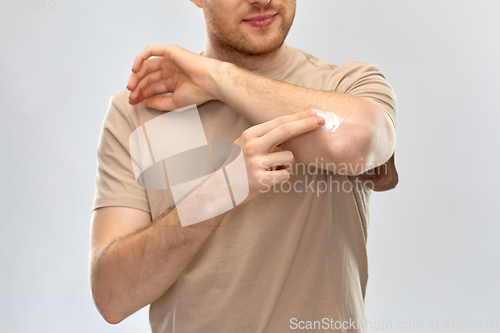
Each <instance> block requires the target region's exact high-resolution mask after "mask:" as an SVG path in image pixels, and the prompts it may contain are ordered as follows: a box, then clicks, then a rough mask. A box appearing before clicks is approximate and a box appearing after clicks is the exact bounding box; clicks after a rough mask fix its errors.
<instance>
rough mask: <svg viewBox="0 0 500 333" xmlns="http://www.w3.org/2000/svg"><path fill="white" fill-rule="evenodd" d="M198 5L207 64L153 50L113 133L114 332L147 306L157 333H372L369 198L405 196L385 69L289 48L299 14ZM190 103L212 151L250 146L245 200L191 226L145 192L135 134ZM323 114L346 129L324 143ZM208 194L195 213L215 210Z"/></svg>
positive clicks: (110, 309) (98, 266) (105, 218)
mask: <svg viewBox="0 0 500 333" xmlns="http://www.w3.org/2000/svg"><path fill="white" fill-rule="evenodd" d="M191 1H192V2H193V3H194V4H195V5H196V6H198V7H199V8H201V9H202V10H203V14H204V17H205V22H206V45H205V50H204V51H203V52H202V53H201V54H196V53H193V52H190V51H187V50H185V49H183V48H181V47H179V46H176V45H169V46H152V47H147V48H146V49H145V50H144V51H143V52H141V53H140V54H139V55H138V56H137V58H136V59H135V61H134V64H133V68H132V72H133V73H132V74H131V76H130V79H129V82H128V85H127V89H124V90H122V91H121V92H119V93H117V94H115V95H113V96H112V98H111V102H110V105H109V108H108V111H107V114H106V117H105V119H104V122H103V128H102V131H101V136H100V141H99V146H98V162H99V169H98V175H97V179H96V181H97V189H96V195H95V198H94V202H93V206H92V209H93V215H92V228H91V251H90V281H91V288H92V294H93V297H94V300H95V303H96V306H97V308H98V310H99V311H100V313H101V314H102V316H103V317H104V318H105V320H106V321H108V322H109V323H113V324H116V323H119V322H120V321H122V320H123V319H124V318H126V317H128V316H129V315H130V314H132V313H134V312H135V311H137V310H139V309H140V308H142V307H144V306H146V305H148V304H151V306H150V323H151V327H152V331H153V332H155V333H156V332H158V333H160V332H161V333H165V332H252V333H253V332H288V331H293V330H295V329H304V328H310V329H339V331H342V332H365V331H366V329H365V327H364V326H363V325H360V324H359V323H360V322H362V319H363V318H365V317H366V316H365V311H364V296H365V288H366V283H367V278H368V271H367V269H368V267H367V256H366V237H367V227H368V206H369V198H370V195H371V191H372V190H376V191H383V190H389V189H392V188H394V187H395V186H396V184H397V172H396V169H395V166H394V150H395V143H396V134H395V126H396V123H395V120H396V110H397V106H396V97H395V95H394V92H393V91H392V89H391V87H390V85H389V84H388V83H387V81H386V80H385V78H384V76H383V75H382V74H381V73H380V72H379V71H378V68H377V66H376V65H373V64H366V63H359V62H349V63H346V64H344V65H341V66H337V65H334V64H330V63H327V62H325V61H323V60H321V59H318V58H316V57H314V56H313V55H311V54H309V53H306V52H304V51H302V50H299V49H297V48H294V47H291V46H290V45H287V44H286V43H284V41H285V38H286V36H287V34H288V31H289V29H290V27H291V25H292V22H293V19H294V16H295V5H296V4H295V0H191ZM152 56H155V57H153V58H151V57H152ZM192 104H196V105H197V106H198V110H199V114H200V118H201V120H202V122H203V128H204V131H205V134H206V137H207V140H208V141H209V142H214V141H225V142H236V143H237V144H238V145H240V146H241V148H242V152H243V154H244V157H245V163H246V168H247V172H248V182H249V189H250V192H249V195H248V197H247V199H246V200H245V201H244V202H243V203H242V204H240V205H239V206H237V207H236V208H234V209H232V210H230V211H228V212H226V213H223V214H221V215H218V216H216V217H214V218H211V219H208V220H206V221H203V222H199V223H196V224H193V225H190V226H186V227H182V226H181V224H180V220H179V215H178V214H177V208H176V207H175V205H174V200H173V198H172V193H171V192H170V191H169V190H161V189H144V188H142V187H140V186H139V185H137V183H136V180H135V178H134V172H133V170H132V164H131V161H130V148H129V136H130V134H131V133H132V132H133V131H134V130H135V129H136V128H137V127H140V126H142V125H143V124H144V123H145V122H147V121H148V120H151V119H153V118H155V117H158V116H160V115H162V114H164V113H165V112H167V111H173V110H176V109H178V108H182V107H185V106H188V105H192ZM312 109H322V110H326V111H331V112H333V113H334V114H336V115H337V116H339V117H341V118H342V119H343V122H342V123H341V124H340V126H338V127H337V128H336V130H335V131H327V130H323V129H319V128H320V127H321V126H322V125H324V122H325V120H324V119H323V117H321V116H318V115H317V113H316V112H313V111H310V110H312ZM281 143H282V144H281ZM280 144H281V145H280ZM277 146H279V147H277ZM276 165H279V166H282V167H278V168H274V166H276ZM310 166H314V167H312V168H311V167H310ZM286 167H288V169H289V170H286V169H284V168H286ZM213 186H214V185H213V184H210V182H207V183H204V184H203V185H202V186H200V187H199V188H197V189H196V190H195V191H193V192H192V193H190V195H189V196H188V198H186V199H185V200H184V201H183V205H185V206H184V208H187V209H190V210H192V211H196V210H200V211H203V210H206V209H210V205H211V204H213V203H211V202H209V201H207V200H205V199H206V197H207V194H209V193H211V192H212V191H213V190H214V187H213ZM265 190H267V192H265ZM264 192H265V193H264ZM360 320H361V321H360Z"/></svg>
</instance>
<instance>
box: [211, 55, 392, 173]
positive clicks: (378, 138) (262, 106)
mask: <svg viewBox="0 0 500 333" xmlns="http://www.w3.org/2000/svg"><path fill="white" fill-rule="evenodd" d="M217 73H218V74H217V75H215V77H214V81H215V83H214V86H215V87H216V88H215V91H216V95H217V98H218V99H220V100H221V101H222V102H224V103H225V104H227V105H229V106H231V107H232V108H233V109H234V110H237V111H238V112H239V113H241V114H242V115H243V116H244V117H245V118H246V119H248V120H249V121H250V122H251V123H253V124H259V123H262V122H265V121H268V120H271V119H275V118H277V117H280V116H283V115H289V114H294V113H297V112H301V111H305V110H308V109H314V108H316V109H324V110H327V111H331V112H333V113H335V114H336V115H338V116H340V117H342V118H343V119H344V122H343V123H342V125H341V126H340V127H339V128H338V130H337V131H336V132H334V133H332V132H329V131H323V130H321V131H314V132H311V133H307V134H306V135H303V136H301V137H298V138H294V139H293V140H290V141H289V142H287V143H286V144H285V145H284V146H283V149H289V150H291V151H292V152H293V153H294V154H295V155H296V157H297V158H298V160H300V161H301V162H303V163H315V162H316V161H317V159H319V158H322V159H323V162H324V163H332V164H337V165H338V164H341V163H344V164H351V165H357V164H361V163H362V164H364V165H365V167H367V166H368V165H370V164H372V165H373V166H375V165H380V164H381V163H383V162H384V161H386V160H387V159H388V158H389V157H390V153H391V151H392V149H393V146H394V142H392V141H393V140H392V138H391V135H393V134H395V133H394V132H393V129H392V127H391V123H390V120H388V117H387V115H385V114H384V111H383V110H381V109H380V108H379V107H378V106H377V105H375V104H373V103H372V102H370V101H367V100H365V99H362V98H359V97H354V96H349V95H346V94H341V93H336V92H330V91H320V90H314V89H308V88H303V87H299V86H295V85H292V84H287V83H283V82H280V81H276V80H272V79H270V78H267V77H265V76H262V75H258V74H256V73H253V72H250V71H248V70H245V69H243V68H240V67H237V66H235V65H233V64H228V63H223V64H222V65H221V66H220V70H219V71H217ZM328 169H330V168H328ZM358 170H359V171H360V172H361V169H358ZM363 171H364V170H363ZM360 172H352V173H351V174H356V173H360Z"/></svg>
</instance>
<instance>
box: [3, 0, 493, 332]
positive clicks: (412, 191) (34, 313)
mask: <svg viewBox="0 0 500 333" xmlns="http://www.w3.org/2000/svg"><path fill="white" fill-rule="evenodd" d="M23 2H25V1H23ZM3 3H7V6H8V4H9V1H2V2H1V3H0V5H1V4H3ZM17 3H18V2H16V4H17ZM31 3H33V2H31ZM54 3H55V9H54V10H53V11H50V10H49V8H48V4H49V1H47V0H45V10H42V8H41V7H39V10H38V11H33V9H32V8H31V9H30V10H28V9H27V8H19V7H17V8H16V9H15V10H10V9H8V8H5V7H4V8H1V9H0V31H1V35H0V36H1V37H0V38H1V44H0V48H1V53H0V102H1V103H0V105H1V106H0V108H1V116H2V121H1V122H0V126H1V127H0V130H1V131H0V133H1V145H0V147H1V163H0V189H1V192H0V193H1V201H0V202H1V206H0V207H1V211H0V216H1V223H0V286H1V294H0V331H1V332H68V331H71V332H147V331H148V330H149V326H148V319H147V308H145V309H142V310H141V311H139V312H137V313H136V314H134V315H132V316H131V317H129V318H127V319H126V320H125V321H123V322H122V323H121V324H119V325H117V326H112V325H109V324H107V323H106V322H105V321H104V320H103V319H102V318H101V317H100V315H99V314H98V312H97V310H96V309H95V308H94V305H93V303H92V300H91V296H90V290H89V288H88V280H87V255H88V237H89V225H90V207H91V200H92V198H93V195H94V177H95V173H96V145H97V139H98V135H99V131H100V126H101V121H102V119H103V116H104V113H105V111H106V109H107V106H108V102H109V98H110V96H111V94H113V93H116V92H118V91H119V90H121V89H122V88H124V87H125V85H126V83H127V80H128V77H129V74H130V68H131V66H132V61H133V59H134V57H135V56H136V55H137V54H138V53H139V52H140V51H142V50H143V49H144V47H146V46H147V45H157V44H178V45H180V46H182V47H184V48H186V49H188V50H191V51H194V52H197V53H199V52H201V51H202V50H203V47H204V22H203V18H202V14H201V12H200V10H199V9H198V8H197V7H195V6H194V5H193V4H192V3H190V2H189V1H188V0H177V1H172V0H169V1H152V0H147V1H145V0H142V1H137V0H136V1H124V0H121V1H117V0H108V1H95V0H93V1H92V0H89V1H78V2H77V1H72V2H69V1H62V0H55V1H54ZM40 6H41V5H40ZM499 14H500V3H499V2H498V1H486V0H480V1H478V0H475V1H472V0H470V1H458V0H453V1H443V0H432V1H431V0H425V1H423V0H419V1H400V0H399V1H397V0H391V1H389V0H380V1H373V0H364V1H361V0H355V1H353V0H342V1H330V0H328V1H327V0H324V1H320V0H307V1H306V0H298V5H297V15H296V19H295V23H294V26H293V27H292V30H291V32H290V35H289V37H288V39H287V43H289V44H290V45H292V46H295V47H299V48H301V49H304V50H306V51H308V52H310V53H312V54H314V55H316V56H318V57H320V58H323V59H325V60H327V61H330V62H332V63H336V64H342V63H344V62H347V61H349V60H356V61H363V62H373V63H376V64H378V65H379V66H380V70H381V71H382V72H383V73H384V74H385V76H386V78H387V80H388V81H389V82H390V83H391V85H392V86H393V88H394V90H395V91H396V94H397V97H398V101H399V115H398V144H397V150H396V151H397V153H396V163H397V167H398V170H399V174H400V184H399V185H398V187H397V189H396V190H393V191H390V192H385V193H374V195H373V197H372V203H371V220H370V227H369V240H368V250H369V267H370V277H369V282H368V289H367V295H366V305H367V316H368V319H369V320H372V321H373V322H374V323H375V322H376V321H379V324H380V321H381V320H384V321H385V322H387V321H391V322H392V323H393V325H395V324H396V323H397V321H399V320H403V321H405V320H408V321H422V322H423V325H424V326H423V327H424V328H425V327H426V325H427V323H428V320H429V318H432V319H433V320H435V319H438V320H439V324H440V327H441V328H443V330H444V327H443V326H441V325H442V324H444V322H445V320H446V319H453V318H458V319H460V318H466V319H470V318H472V319H474V320H477V319H478V318H480V319H482V320H483V328H484V325H485V320H487V319H488V320H489V321H490V325H491V320H492V319H493V318H497V319H500V313H499V309H500V303H499V299H500V287H499V282H498V281H499V278H500V272H499V263H498V256H499V254H500V246H499V245H498V243H497V242H496V241H497V239H498V233H499V232H500V224H499V219H498V217H497V216H496V214H495V211H496V208H497V207H498V204H499V201H498V199H499V195H498V188H499V185H500V177H499V174H498V172H497V169H496V168H497V166H498V162H499V157H498V151H499V149H498V142H500V137H499V136H500V135H499V131H498V130H496V128H497V127H498V125H497V124H498V123H499V121H500V115H499V111H500V110H499V102H498V98H497V96H495V94H498V91H499V90H500V89H499V88H500V84H499V81H498V78H499V77H500V62H499V59H500V43H498V32H499V31H500V24H499V23H498V21H497V18H498V16H499ZM450 324H451V321H450ZM393 327H394V326H393ZM476 328H477V327H476ZM372 331H377V332H379V331H384V330H383V329H379V330H372ZM407 331H411V330H407ZM434 331H435V330H434ZM456 331H458V330H456ZM472 331H474V330H471V329H466V330H464V332H472Z"/></svg>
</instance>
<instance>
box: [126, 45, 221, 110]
mask: <svg viewBox="0 0 500 333" xmlns="http://www.w3.org/2000/svg"><path fill="white" fill-rule="evenodd" d="M222 64H223V62H221V61H218V60H215V59H212V58H207V57H204V56H201V55H199V54H196V53H193V52H191V51H188V50H185V49H183V48H181V47H180V46H177V45H158V46H148V47H146V48H145V49H144V51H142V52H141V53H140V54H139V55H138V56H137V57H136V58H135V60H134V65H133V67H132V72H133V73H132V74H131V75H130V78H129V80H128V84H127V89H128V90H130V91H131V93H130V96H129V103H130V104H132V105H135V104H137V103H140V102H141V101H143V100H144V99H147V98H149V97H152V96H155V95H159V94H163V93H167V92H172V93H173V95H172V96H171V97H159V96H157V97H153V98H151V99H149V100H148V101H147V102H146V106H147V107H150V108H154V109H157V110H161V111H172V110H176V109H179V108H181V107H184V106H188V105H191V104H196V105H201V104H204V103H206V102H208V101H210V100H214V99H217V97H216V84H215V80H214V76H215V74H216V73H217V72H218V71H220V68H221V66H222Z"/></svg>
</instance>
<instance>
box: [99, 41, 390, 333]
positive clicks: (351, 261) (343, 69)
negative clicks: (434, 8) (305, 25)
mask: <svg viewBox="0 0 500 333" xmlns="http://www.w3.org/2000/svg"><path fill="white" fill-rule="evenodd" d="M285 45H286V44H285ZM286 50H287V52H286V55H285V57H284V58H283V59H282V60H281V61H280V62H279V63H277V64H275V65H273V66H271V67H268V68H265V69H260V70H256V72H259V73H261V74H263V75H266V76H268V77H271V78H273V79H276V80H280V81H283V82H287V83H291V84H295V85H298V86H302V87H306V88H312V89H318V90H329V91H336V92H339V93H345V94H349V95H353V96H358V97H362V98H366V99H370V100H372V101H374V102H376V103H378V104H379V105H380V106H381V107H382V108H383V110H385V111H386V113H387V114H388V115H389V117H390V118H391V120H392V121H393V124H394V126H396V123H395V120H396V110H397V106H396V97H395V95H394V92H393V90H392V89H391V87H390V85H389V84H388V83H387V81H386V80H385V78H384V76H383V75H382V74H381V73H380V72H379V71H378V67H377V65H374V64H367V63H361V62H348V63H346V64H344V65H341V66H337V65H334V64H330V63H327V62H325V61H323V60H321V59H318V58H316V57H315V56H313V55H311V54H308V53H306V52H304V51H302V50H299V49H297V48H294V47H291V46H289V45H286ZM198 110H199V113H200V117H201V120H202V123H203V127H204V130H205V134H206V137H207V140H208V142H213V141H225V142H234V141H235V140H236V139H237V138H238V137H239V136H240V135H241V133H242V132H243V131H244V130H246V129H247V128H249V127H251V126H252V124H251V123H250V122H249V121H248V120H246V119H245V118H243V117H242V116H241V115H240V114H239V113H237V112H236V111H234V110H232V109H231V108H230V107H228V106H227V105H225V104H223V103H222V102H220V101H210V102H208V103H205V104H203V105H201V106H198ZM162 114H163V112H162V111H157V110H154V109H150V108H147V107H145V106H144V101H143V102H141V103H139V104H138V105H135V106H133V105H130V104H129V103H128V90H126V89H123V90H122V91H120V92H119V93H117V94H114V95H113V96H112V97H111V100H110V104H109V107H108V110H107V113H106V116H105V118H104V121H103V124H102V131H101V134H100V139H99V144H98V150H97V156H98V172H97V177H96V186H97V189H96V193H95V198H94V201H93V204H92V210H94V209H96V208H99V207H105V206H126V207H132V208H137V209H141V210H143V211H146V212H149V213H151V217H152V219H155V218H157V217H158V216H159V215H160V214H161V213H162V212H164V211H166V210H167V209H168V208H169V207H171V206H172V205H173V204H174V200H173V198H172V194H171V192H170V190H163V189H162V190H149V189H148V190H146V189H143V188H141V187H140V186H138V185H137V183H136V181H135V178H134V173H133V170H132V163H131V159H130V152H129V136H130V134H131V133H132V131H133V130H134V129H136V128H137V127H139V126H141V125H142V124H144V123H145V122H146V121H148V120H150V119H152V118H155V117H157V116H159V115H162ZM393 157H394V155H393ZM393 157H392V158H391V160H389V161H388V162H387V163H386V165H385V166H384V167H386V168H387V169H385V171H388V174H387V175H385V178H386V181H384V182H383V183H384V184H382V185H381V187H380V188H378V189H377V188H375V190H388V189H391V188H393V187H394V186H396V183H397V172H396V169H395V166H394V159H393ZM313 170H314V173H309V172H307V171H306V172H304V171H303V169H300V170H298V171H296V172H295V173H294V172H293V171H292V175H291V178H290V180H289V182H290V183H292V184H299V185H297V186H296V187H295V188H294V189H289V188H287V187H286V186H281V187H280V186H279V185H278V186H277V187H276V186H275V187H274V188H273V189H272V190H271V191H269V192H267V193H265V194H263V195H261V196H260V197H259V198H258V199H257V200H256V201H254V202H253V203H251V204H248V205H245V206H242V207H237V208H235V209H233V210H231V211H230V212H228V214H227V215H226V217H225V218H224V219H223V220H222V222H221V223H220V226H219V227H218V228H217V229H216V230H215V231H214V232H213V234H212V235H211V237H210V238H209V239H208V240H207V242H206V243H205V244H204V245H203V247H202V248H201V249H200V251H199V252H198V253H197V254H196V255H195V257H194V258H193V260H192V261H191V262H190V264H189V265H188V267H187V268H186V270H185V271H184V272H183V273H182V275H181V276H180V277H179V279H178V280H177V281H176V282H175V283H174V284H173V285H172V286H171V288H169V289H168V290H167V291H166V292H165V294H163V295H162V296H161V297H159V298H158V299H157V300H156V301H155V302H153V303H152V304H151V306H150V323H151V327H152V331H153V332H154V333H167V332H168V333H170V332H182V333H184V332H189V333H198V332H199V333H201V332H203V333H207V332H238V333H241V332H251V333H260V332H269V333H271V332H273V333H282V332H289V331H297V329H298V328H299V327H303V328H305V327H306V325H307V321H310V322H311V325H313V324H314V321H318V322H316V323H315V324H316V325H322V326H321V327H322V328H323V329H324V328H325V327H326V326H325V325H327V324H326V323H328V325H334V324H335V323H336V325H337V327H338V325H340V322H344V321H346V322H349V321H350V320H351V322H353V321H356V320H357V318H365V317H366V316H365V309H364V296H365V289H366V283H367V278H368V264H367V255H366V239H367V228H368V206H369V200H370V196H371V193H372V190H371V189H369V188H367V187H366V186H364V185H361V183H360V182H357V181H356V180H357V178H356V177H352V176H342V175H338V174H333V173H331V172H326V171H324V170H323V171H322V172H320V171H319V170H316V169H313ZM373 177H374V176H371V179H373ZM387 179H389V180H388V181H387ZM320 182H323V184H325V183H326V184H333V186H332V185H330V189H329V190H328V191H322V192H321V193H320V192H319V191H318V187H317V186H318V184H319V183H320ZM375 183H376V182H375ZM324 318H326V319H324ZM300 321H302V322H303V323H302V324H301V323H300ZM337 322H339V323H337ZM299 325H300V326H299ZM342 326H344V327H347V329H340V330H339V332H366V331H367V330H366V329H364V328H363V327H359V329H353V327H354V326H353V325H352V324H349V325H347V324H346V323H343V325H342ZM318 327H319V326H316V328H318ZM330 327H333V326H330ZM293 328H297V329H293Z"/></svg>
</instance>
